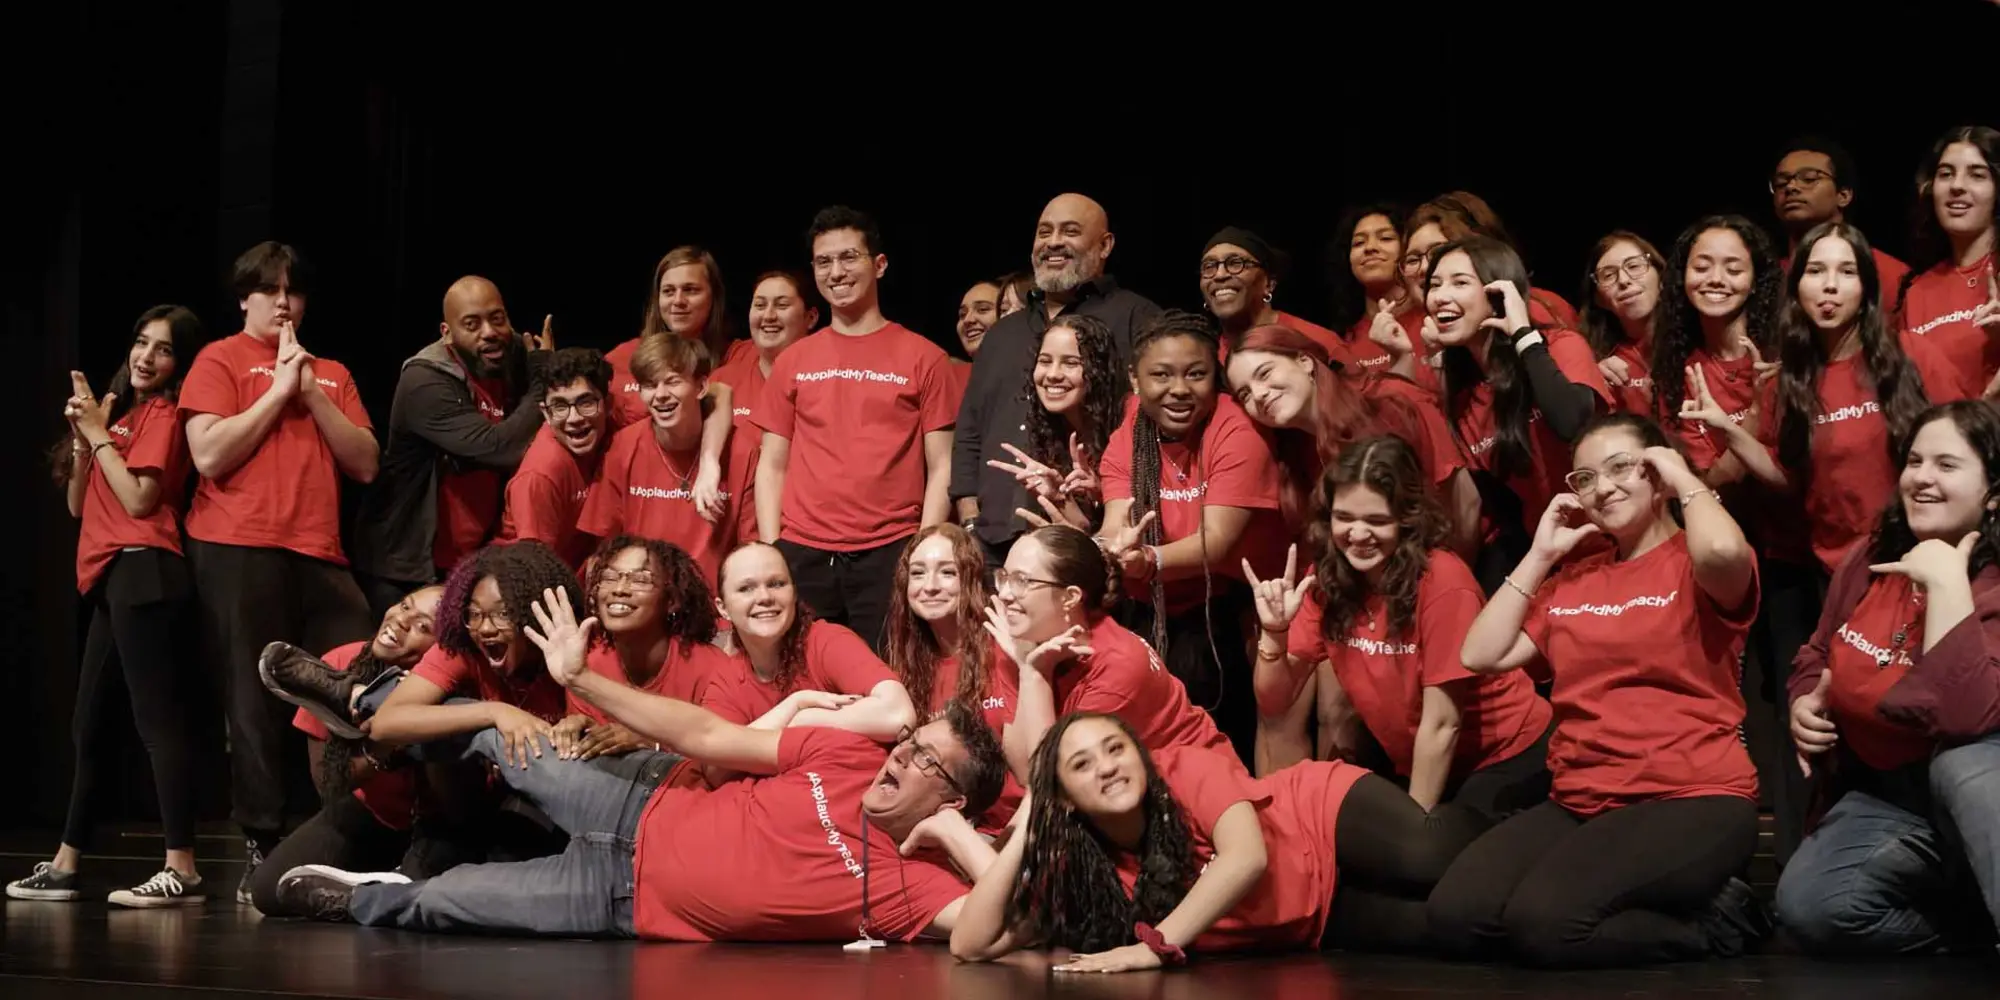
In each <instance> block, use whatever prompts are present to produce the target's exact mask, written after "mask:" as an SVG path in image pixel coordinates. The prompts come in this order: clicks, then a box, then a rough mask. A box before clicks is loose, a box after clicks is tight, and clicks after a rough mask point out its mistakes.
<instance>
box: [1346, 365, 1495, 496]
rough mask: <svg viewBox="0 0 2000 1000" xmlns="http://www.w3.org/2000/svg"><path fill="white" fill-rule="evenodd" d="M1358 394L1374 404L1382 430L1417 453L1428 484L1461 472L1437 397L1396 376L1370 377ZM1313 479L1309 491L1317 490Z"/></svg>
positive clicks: (1458, 455)
mask: <svg viewBox="0 0 2000 1000" xmlns="http://www.w3.org/2000/svg"><path fill="white" fill-rule="evenodd" d="M1361 391H1362V393H1363V394H1364V395H1366V396H1367V397H1368V398H1369V399H1370V400H1372V401H1374V403H1375V408H1376V412H1377V413H1378V414H1380V415H1381V417H1382V422H1383V424H1384V426H1383V428H1382V429H1383V430H1384V431H1385V432H1387V433H1390V434H1394V435H1396V436H1397V437H1399V438H1402V439H1403V440H1404V441H1405V442H1406V443H1408V444H1409V446H1410V448H1411V450H1413V451H1415V452H1416V453H1417V461H1418V463H1420V464H1421V465H1422V466H1423V469H1424V475H1425V476H1426V477H1428V478H1429V480H1430V481H1431V483H1433V484H1438V483H1443V482H1444V481H1446V480H1448V479H1450V478H1451V477H1452V476H1454V475H1456V474H1457V473H1458V470H1460V469H1463V468H1465V456H1464V455H1463V454H1462V453H1460V451H1459V450H1458V442H1457V441H1454V440H1452V437H1451V425H1450V424H1449V423H1446V422H1445V419H1444V410H1443V409H1441V408H1439V406H1438V398H1437V394H1436V393H1434V392H1431V391H1430V390H1428V389H1425V388H1423V387H1421V386H1419V385H1417V384H1416V383H1415V382H1412V381H1410V380H1409V379H1406V378H1402V377H1400V376H1397V375H1390V374H1386V373H1385V374H1382V375H1379V376H1371V377H1370V378H1368V380H1367V381H1365V382H1363V383H1362V384H1361ZM1318 486H1319V481H1318V479H1317V477H1315V479H1314V481H1313V482H1312V484H1311V487H1312V488H1314V489H1317V488H1318Z"/></svg>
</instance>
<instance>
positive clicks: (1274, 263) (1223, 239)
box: [1201, 226, 1289, 277]
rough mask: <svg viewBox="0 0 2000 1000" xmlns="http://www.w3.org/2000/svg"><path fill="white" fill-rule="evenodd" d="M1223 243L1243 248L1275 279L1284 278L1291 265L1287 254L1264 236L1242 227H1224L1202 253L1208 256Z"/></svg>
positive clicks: (1209, 239) (1210, 238)
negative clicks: (1287, 268) (1288, 265)
mask: <svg viewBox="0 0 2000 1000" xmlns="http://www.w3.org/2000/svg"><path fill="white" fill-rule="evenodd" d="M1223 243H1228V244H1231V245H1233V246H1239V247H1242V248H1243V250H1244V252H1246V253H1248V254H1249V255H1250V256H1252V257H1255V258H1257V263H1258V264H1261V265H1263V267H1264V271H1265V273H1267V274H1270V275H1272V276H1273V277H1283V276H1284V274H1285V267H1286V265H1287V264H1288V263H1289V261H1287V260H1286V258H1285V252H1284V251H1283V250H1280V249H1278V248H1277V247H1274V246H1272V245H1271V244H1270V243H1268V242H1266V241H1265V240H1264V238H1263V237H1262V236H1259V235H1257V234H1256V233H1253V232H1251V231H1250V230H1248V229H1245V228H1243V227H1242V226H1224V227H1222V230H1221V231H1220V232H1218V233H1216V234H1215V235H1214V236H1211V237H1209V238H1208V245H1206V246H1204V247H1202V248H1201V252H1202V253H1204V254H1206V253H1208V252H1209V251H1210V250H1213V249H1215V248H1216V246H1217V245H1219V244H1223Z"/></svg>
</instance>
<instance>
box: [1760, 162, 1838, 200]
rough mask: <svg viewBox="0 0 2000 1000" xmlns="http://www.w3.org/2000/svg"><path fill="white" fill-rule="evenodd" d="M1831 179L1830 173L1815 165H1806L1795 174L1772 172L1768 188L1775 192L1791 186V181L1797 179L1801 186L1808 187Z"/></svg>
mask: <svg viewBox="0 0 2000 1000" xmlns="http://www.w3.org/2000/svg"><path fill="white" fill-rule="evenodd" d="M1831 179H1833V175H1832V174H1830V173H1827V172H1826V171H1824V170H1820V169H1818V168H1815V167H1807V168H1805V169H1804V170H1801V171H1799V172H1798V173H1795V174H1772V175H1771V183H1770V188H1771V193H1772V194H1777V193H1778V192H1780V191H1783V190H1784V189H1786V188H1788V187H1791V186H1792V182H1793V181H1797V182H1798V185H1799V186H1800V187H1802V188H1809V187H1812V186H1813V185H1815V184H1818V183H1819V182H1820V181H1824V180H1831Z"/></svg>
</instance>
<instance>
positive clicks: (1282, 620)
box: [1243, 545, 1319, 638]
mask: <svg viewBox="0 0 2000 1000" xmlns="http://www.w3.org/2000/svg"><path fill="white" fill-rule="evenodd" d="M1298 567H1299V547H1298V546H1296V545H1292V546H1288V547H1287V548H1286V549H1285V575H1284V576H1283V577H1280V578H1279V579H1276V580H1259V579H1257V573H1256V571H1254V570H1252V569H1251V568H1250V560H1248V559H1245V560H1243V579H1245V580H1247V581H1249V583H1250V592H1251V593H1252V594H1254V595H1255V596H1256V598H1257V625H1258V627H1259V628H1262V629H1263V630H1264V631H1266V632H1269V633H1271V634H1272V635H1276V636H1278V637H1280V638H1283V637H1284V635H1285V633H1286V632H1287V631H1289V630H1290V629H1291V627H1292V619H1294V618H1297V617H1298V616H1299V608H1300V606H1302V605H1303V604H1304V603H1305V599H1306V594H1307V593H1308V592H1310V591H1311V590H1312V586H1313V583H1314V582H1315V581H1317V580H1318V579H1319V577H1318V576H1316V575H1314V574H1312V573H1307V574H1306V578H1305V579H1303V580H1298V581H1297V582H1296V583H1295V582H1293V580H1294V579H1295V578H1296V577H1297V575H1298Z"/></svg>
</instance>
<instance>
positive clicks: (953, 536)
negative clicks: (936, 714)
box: [884, 522, 993, 712]
mask: <svg viewBox="0 0 2000 1000" xmlns="http://www.w3.org/2000/svg"><path fill="white" fill-rule="evenodd" d="M939 536H942V537H943V538H945V539H946V540H947V541H949V542H950V543H951V555H952V562H953V563H954V564H956V566H957V569H958V608H957V609H956V610H954V611H953V612H952V618H953V619H955V620H956V622H957V624H958V644H957V646H956V647H955V648H952V649H945V648H943V647H942V646H941V645H940V644H939V642H938V637H937V633H936V632H935V631H932V629H931V627H930V626H929V625H927V624H925V622H924V620H923V619H921V618H918V617H917V613H916V610H915V609H913V608H911V607H910V601H909V593H910V559H911V558H912V557H913V556H915V555H916V552H917V546H919V545H922V544H923V543H924V542H925V541H926V540H927V539H930V538H935V537H939ZM893 587H894V589H892V590H891V591H890V594H889V641H888V645H887V646H886V647H885V649H884V653H885V654H886V656H885V659H887V660H888V661H889V662H890V663H891V664H894V665H895V670H896V672H897V673H898V674H900V675H902V679H903V687H904V688H906V689H907V690H908V691H909V692H910V703H911V704H913V705H915V706H916V707H917V711H919V712H929V711H930V710H931V704H932V696H933V692H935V690H936V689H937V668H938V663H939V662H940V661H943V660H945V659H946V658H948V657H954V656H955V657H957V658H958V686H957V689H956V690H955V691H954V693H953V695H952V700H951V704H954V705H963V706H966V707H968V708H972V709H975V710H977V708H978V706H979V703H980V702H981V701H982V700H984V699H985V697H986V670H987V666H988V662H987V661H988V659H989V658H990V657H991V650H992V648H993V647H992V643H991V641H990V640H989V639H988V638H987V637H986V629H985V622H986V601H987V595H988V591H987V588H986V549H985V548H984V547H983V546H981V545H980V544H979V541H978V540H977V539H975V538H973V537H972V535H971V533H969V532H967V531H966V530H965V529H964V528H961V527H959V526H958V525H956V524H952V523H950V522H946V523H943V524H933V525H931V526H930V527H928V528H925V529H923V530H922V531H919V532H917V533H916V534H915V535H912V536H911V537H910V541H909V544H907V545H904V546H903V554H902V555H901V556H900V557H898V558H897V559H896V579H895V584H894V585H893Z"/></svg>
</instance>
